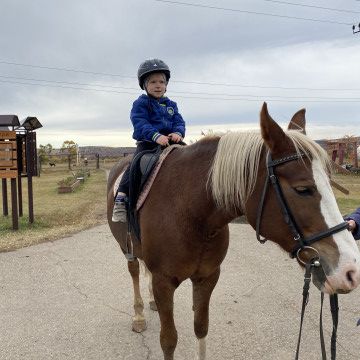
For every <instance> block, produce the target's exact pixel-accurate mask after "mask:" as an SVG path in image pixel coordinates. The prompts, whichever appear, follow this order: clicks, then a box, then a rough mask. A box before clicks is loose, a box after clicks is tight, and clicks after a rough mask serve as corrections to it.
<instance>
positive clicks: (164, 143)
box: [156, 135, 169, 146]
mask: <svg viewBox="0 0 360 360" xmlns="http://www.w3.org/2000/svg"><path fill="white" fill-rule="evenodd" d="M156 142H157V143H158V144H160V145H161V146H169V139H168V138H167V136H164V135H160V136H159V137H158V138H157V139H156Z"/></svg>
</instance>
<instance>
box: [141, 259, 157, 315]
mask: <svg viewBox="0 0 360 360" xmlns="http://www.w3.org/2000/svg"><path fill="white" fill-rule="evenodd" d="M142 263H143V265H144V267H145V275H146V277H147V278H148V289H149V298H150V299H149V305H150V309H151V310H153V311H157V306H156V302H155V299H154V292H153V285H152V274H151V272H150V270H149V269H148V268H147V266H146V265H145V263H144V262H142Z"/></svg>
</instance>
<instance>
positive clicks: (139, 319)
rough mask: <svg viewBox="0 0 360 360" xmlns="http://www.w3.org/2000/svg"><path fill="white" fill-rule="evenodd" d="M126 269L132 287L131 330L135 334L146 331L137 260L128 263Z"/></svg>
mask: <svg viewBox="0 0 360 360" xmlns="http://www.w3.org/2000/svg"><path fill="white" fill-rule="evenodd" d="M128 269H129V272H130V275H131V278H132V281H133V287H134V310H135V316H134V317H133V323H132V330H133V331H135V332H142V331H144V330H146V320H145V317H144V302H143V299H142V297H141V293H140V268H139V261H138V260H137V259H135V260H133V261H128Z"/></svg>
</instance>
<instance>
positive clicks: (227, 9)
mask: <svg viewBox="0 0 360 360" xmlns="http://www.w3.org/2000/svg"><path fill="white" fill-rule="evenodd" d="M153 1H156V2H161V3H167V4H171V5H182V6H192V7H199V8H206V9H213V10H222V11H230V12H238V13H244V14H252V15H263V16H271V17H278V18H284V19H293V20H303V21H312V22H320V23H328V24H337V25H347V26H349V25H350V26H351V25H353V24H352V23H344V22H340V21H334V20H322V19H312V18H304V17H298V16H290V15H280V14H271V13H266V12H258V11H250V10H240V9H232V8H223V7H218V6H211V5H203V4H195V3H187V2H182V1H170V0H153Z"/></svg>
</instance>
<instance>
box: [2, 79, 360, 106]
mask: <svg viewBox="0 0 360 360" xmlns="http://www.w3.org/2000/svg"><path fill="white" fill-rule="evenodd" d="M0 82H1V83H9V84H15V85H30V86H40V87H52V88H62V89H72V90H85V91H96V92H105V93H114V94H130V95H137V94H138V92H136V93H133V92H128V91H116V90H106V89H95V88H81V87H74V86H63V85H51V84H37V83H30V82H21V81H11V80H0ZM237 96H238V97H234V98H216V97H202V96H186V95H177V97H178V98H184V99H195V100H198V99H199V100H212V101H214V100H220V101H221V100H224V101H263V99H264V98H266V99H268V100H270V101H276V102H285V103H288V102H290V103H293V102H295V103H298V102H311V103H328V102H331V103H352V102H359V101H360V98H343V99H338V98H329V99H326V98H320V99H321V100H320V99H318V100H308V99H306V100H305V99H303V98H301V97H294V98H292V99H289V98H286V97H283V98H280V96H278V97H276V96H271V95H270V96H266V95H237ZM249 97H253V98H249ZM295 98H296V99H297V100H295Z"/></svg>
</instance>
